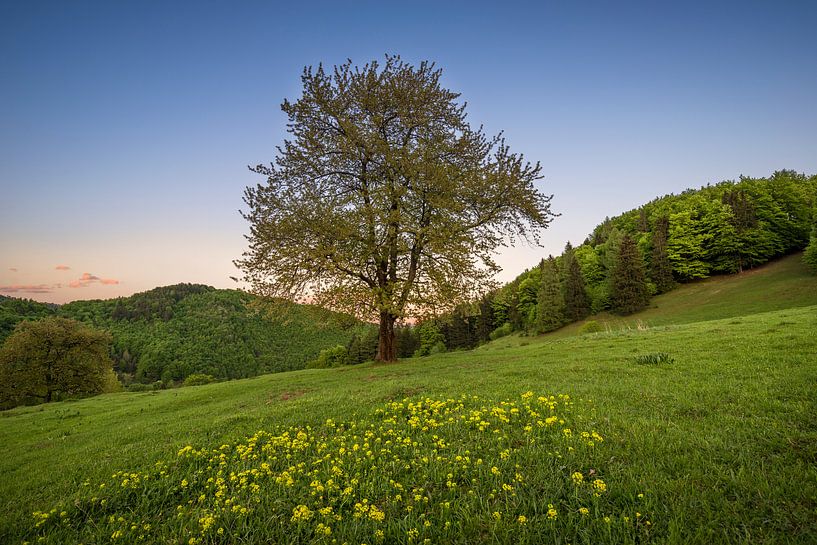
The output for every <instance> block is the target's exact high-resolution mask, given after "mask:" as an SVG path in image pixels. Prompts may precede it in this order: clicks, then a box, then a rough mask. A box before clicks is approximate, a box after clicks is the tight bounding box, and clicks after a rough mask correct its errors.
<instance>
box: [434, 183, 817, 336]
mask: <svg viewBox="0 0 817 545" xmlns="http://www.w3.org/2000/svg"><path fill="white" fill-rule="evenodd" d="M815 206H817V176H815V175H812V176H806V175H804V174H798V173H796V172H793V171H790V170H782V171H778V172H775V173H774V174H772V175H771V176H769V177H767V178H748V177H742V178H740V179H739V180H738V181H724V182H720V183H717V184H714V185H707V186H705V187H701V188H700V189H689V190H686V191H684V192H683V193H680V194H678V195H674V194H671V195H665V196H663V197H659V198H657V199H654V200H653V201H650V202H649V203H646V204H644V205H643V206H640V207H638V208H634V209H632V210H629V211H627V212H624V213H623V214H620V215H618V216H615V217H612V218H605V220H604V221H603V222H601V223H600V224H599V225H598V226H597V227H596V228H595V229H593V231H592V233H591V234H590V235H589V236H588V237H587V239H586V240H585V241H584V242H583V243H582V244H581V245H579V246H578V247H575V248H573V247H572V246H571V245H570V243H568V244H567V245H566V247H565V250H564V252H563V253H562V254H561V255H559V256H555V257H554V256H551V257H550V258H549V259H543V260H542V261H541V262H540V263H539V264H538V265H537V266H535V267H532V268H531V269H528V270H526V271H525V272H523V273H522V274H520V275H519V276H518V277H516V278H515V279H514V280H513V281H512V282H509V283H508V284H506V285H504V286H502V287H501V288H499V289H496V290H492V291H489V292H488V293H487V294H486V295H485V296H484V297H483V298H482V299H481V300H479V301H475V302H473V303H472V304H470V305H463V306H460V307H458V308H457V309H456V310H455V311H454V312H452V313H450V314H447V315H445V316H442V317H438V318H435V319H433V320H431V321H430V322H431V323H429V324H421V325H420V327H419V328H418V330H419V332H422V331H423V329H424V328H425V329H426V330H433V331H434V332H435V334H438V335H440V336H441V338H440V339H438V340H439V341H441V342H442V343H443V344H444V345H445V348H447V349H461V348H473V347H474V346H476V345H477V344H479V343H481V342H485V341H487V340H489V339H495V338H498V337H501V336H503V335H507V334H509V333H511V332H514V331H521V332H526V333H531V334H536V333H544V332H547V331H552V330H555V329H558V328H559V327H561V326H563V325H565V324H568V323H570V322H575V321H578V320H581V319H584V318H586V317H588V316H590V315H591V314H596V313H598V312H602V311H610V312H613V313H616V314H622V315H626V314H631V313H633V312H636V311H638V310H641V309H643V308H645V307H646V306H647V305H648V304H649V298H650V297H651V296H653V295H656V294H660V293H665V292H667V291H670V290H672V289H673V288H674V287H675V286H676V285H677V284H678V283H686V282H694V281H695V280H699V279H702V278H707V277H709V276H713V275H719V274H730V273H739V272H742V271H746V270H748V269H751V268H753V267H756V266H758V265H762V264H764V263H766V262H768V261H769V260H771V259H774V258H776V257H780V256H784V255H787V254H790V253H792V252H796V251H800V250H803V249H804V248H806V258H805V259H806V260H807V262H808V263H809V264H810V265H811V266H812V267H813V268H814V269H815V272H817V257H815V254H817V227H816V226H815V223H816V222H817V212H816V211H815ZM808 260H811V261H814V263H811V262H810V261H808ZM428 335H429V333H426V337H427V338H428Z"/></svg>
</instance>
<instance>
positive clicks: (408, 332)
mask: <svg viewBox="0 0 817 545" xmlns="http://www.w3.org/2000/svg"><path fill="white" fill-rule="evenodd" d="M394 335H395V340H396V341H397V357H398V358H401V359H402V358H410V357H412V356H414V353H415V352H416V351H417V349H418V348H420V337H419V335H418V334H417V328H416V327H413V326H410V325H404V326H400V327H397V328H395V331H394Z"/></svg>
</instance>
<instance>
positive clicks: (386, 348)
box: [376, 311, 397, 362]
mask: <svg viewBox="0 0 817 545" xmlns="http://www.w3.org/2000/svg"><path fill="white" fill-rule="evenodd" d="M396 320H397V316H394V315H393V314H390V313H388V312H385V311H384V312H381V313H380V335H379V337H378V342H377V358H376V359H377V361H386V362H389V361H397V343H395V339H394V322H395V321H396Z"/></svg>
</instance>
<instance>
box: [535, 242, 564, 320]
mask: <svg viewBox="0 0 817 545" xmlns="http://www.w3.org/2000/svg"><path fill="white" fill-rule="evenodd" d="M541 267H542V280H541V283H540V284H539V293H538V296H537V316H536V328H537V330H538V331H539V332H540V333H547V332H548V331H553V330H554V329H559V328H560V327H562V325H564V323H565V314H564V312H565V299H564V294H563V293H562V286H561V282H559V268H558V266H557V265H556V260H555V259H554V258H553V256H550V257H548V259H547V260H546V261H543V262H542V265H541Z"/></svg>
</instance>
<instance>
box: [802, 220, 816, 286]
mask: <svg viewBox="0 0 817 545" xmlns="http://www.w3.org/2000/svg"><path fill="white" fill-rule="evenodd" d="M803 261H804V262H805V264H806V265H807V266H808V268H809V269H810V270H811V272H813V273H814V274H817V224H815V225H814V227H813V228H812V229H811V238H810V239H809V243H808V246H806V251H805V252H804V253H803Z"/></svg>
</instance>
